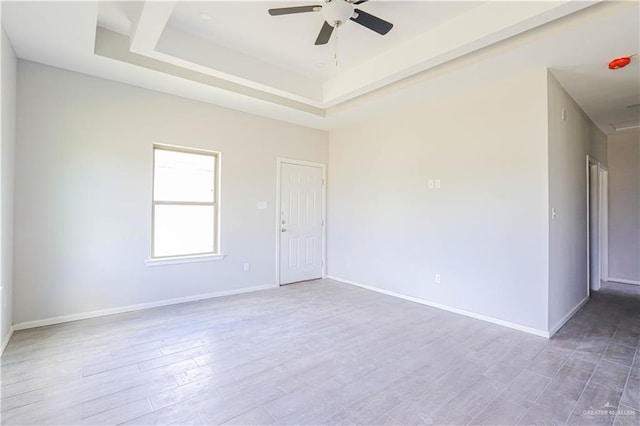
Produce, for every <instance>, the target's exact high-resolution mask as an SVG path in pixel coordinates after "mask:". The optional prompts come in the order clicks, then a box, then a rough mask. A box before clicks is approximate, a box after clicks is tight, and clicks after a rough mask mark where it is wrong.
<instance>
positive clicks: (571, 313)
mask: <svg viewBox="0 0 640 426" xmlns="http://www.w3.org/2000/svg"><path fill="white" fill-rule="evenodd" d="M588 301H589V296H587V297H585V298H584V299H582V300H581V301H580V302H578V304H577V305H576V306H574V307H573V309H571V311H569V313H568V314H567V315H565V316H563V317H562V319H560V321H558V322H557V323H556V325H554V326H553V327H551V329H550V330H549V337H551V336H553V335H554V334H556V333H557V332H558V330H560V328H562V326H563V325H565V324H566V323H567V321H569V320H570V319H571V317H572V316H574V315H575V313H576V312H578V311H579V310H580V308H582V307H583V306H584V304H585V303H587V302H588Z"/></svg>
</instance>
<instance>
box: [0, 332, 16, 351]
mask: <svg viewBox="0 0 640 426" xmlns="http://www.w3.org/2000/svg"><path fill="white" fill-rule="evenodd" d="M11 336H13V326H11V327H9V332H8V333H7V336H6V337H5V338H4V340H3V341H2V348H0V355H2V354H3V353H4V350H5V349H6V348H7V345H8V344H9V340H11Z"/></svg>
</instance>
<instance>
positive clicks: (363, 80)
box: [323, 0, 599, 108]
mask: <svg viewBox="0 0 640 426" xmlns="http://www.w3.org/2000/svg"><path fill="white" fill-rule="evenodd" d="M598 2H599V0H598V1H588V2H576V1H567V0H565V1H561V2H489V3H486V4H484V5H481V6H479V7H477V8H474V9H471V10H469V11H467V12H466V13H463V14H461V15H460V16H457V17H455V18H453V19H452V20H450V21H449V22H447V23H445V24H443V25H440V26H438V27H436V28H434V29H433V30H431V31H428V32H425V33H423V34H422V35H420V36H418V37H416V38H414V39H412V40H409V41H406V42H404V43H403V44H401V45H400V46H398V47H397V48H395V49H392V50H390V51H388V52H385V53H383V54H381V55H378V56H376V57H374V58H371V59H370V60H369V61H367V62H365V63H362V64H360V65H359V66H356V67H354V68H352V69H349V70H346V71H343V72H342V73H340V74H338V75H337V76H335V77H334V78H333V79H331V80H329V81H327V82H326V83H325V85H324V96H323V99H324V102H325V107H327V108H328V107H332V106H335V105H337V104H339V103H341V102H344V101H346V100H349V99H352V98H355V97H357V96H360V95H362V94H364V93H366V92H369V91H372V90H375V89H378V88H380V87H382V86H385V85H387V84H390V83H393V82H396V81H398V80H401V79H403V78H406V77H409V76H411V75H413V74H416V73H419V72H421V71H425V70H427V69H429V68H432V67H434V66H437V65H440V64H443V63H445V62H447V61H450V60H452V59H455V58H458V57H460V56H463V55H465V54H468V53H470V52H473V51H476V50H479V49H482V48H484V47H487V46H489V45H491V44H493V43H497V42H499V41H502V40H506V39H508V38H510V37H513V36H515V35H517V34H520V33H522V32H525V31H528V30H530V29H532V28H535V27H538V26H540V25H543V24H545V23H548V22H550V21H553V20H555V19H558V18H561V17H563V16H566V15H569V14H571V13H574V12H576V11H578V10H581V9H584V8H587V7H589V6H592V5H593V4H595V3H598ZM416 52H419V53H418V54H417V53H416Z"/></svg>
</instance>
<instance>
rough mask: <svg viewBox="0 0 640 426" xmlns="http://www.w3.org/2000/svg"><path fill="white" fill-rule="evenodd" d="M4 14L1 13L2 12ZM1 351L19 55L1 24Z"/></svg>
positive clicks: (5, 334)
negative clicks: (16, 53)
mask: <svg viewBox="0 0 640 426" xmlns="http://www.w3.org/2000/svg"><path fill="white" fill-rule="evenodd" d="M0 14H1V12H0ZM0 33H1V34H0V36H1V41H0V45H1V48H0V58H1V59H0V80H1V84H0V99H1V102H0V134H1V135H2V141H1V143H0V176H1V179H0V181H1V184H0V280H1V281H0V304H1V305H0V313H1V314H0V333H1V335H0V342H2V346H1V347H0V353H1V352H2V351H4V348H5V347H6V345H7V344H8V342H9V339H10V338H11V335H12V333H13V327H12V324H13V207H14V203H13V200H14V167H15V140H16V138H15V133H16V82H17V57H16V55H15V52H14V51H13V47H12V46H11V42H10V41H9V38H8V36H7V34H6V32H5V30H4V26H2V25H0Z"/></svg>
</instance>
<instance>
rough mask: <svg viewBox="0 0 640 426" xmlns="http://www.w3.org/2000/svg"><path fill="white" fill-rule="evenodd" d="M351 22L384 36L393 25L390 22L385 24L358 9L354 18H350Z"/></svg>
mask: <svg viewBox="0 0 640 426" xmlns="http://www.w3.org/2000/svg"><path fill="white" fill-rule="evenodd" d="M351 20H352V21H353V22H357V23H358V24H360V25H362V26H363V27H367V28H369V29H370V30H371V31H375V32H377V33H378V34H382V35H385V34H386V33H388V32H389V31H391V28H393V24H392V23H391V22H387V21H385V20H384V19H380V18H378V17H377V16H373V15H370V14H368V13H367V12H363V11H361V10H360V9H356V15H355V17H352V18H351Z"/></svg>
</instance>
